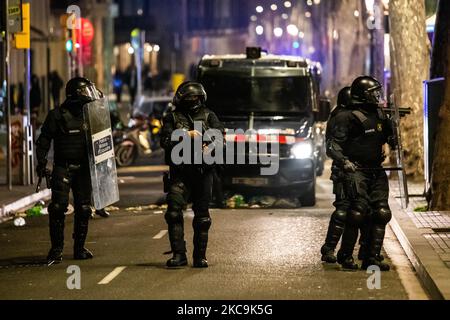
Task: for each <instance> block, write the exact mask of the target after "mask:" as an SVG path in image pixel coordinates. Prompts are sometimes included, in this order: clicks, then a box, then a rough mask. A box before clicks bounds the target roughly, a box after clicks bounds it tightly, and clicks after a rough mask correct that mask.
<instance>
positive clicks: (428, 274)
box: [390, 200, 450, 300]
mask: <svg viewBox="0 0 450 320" xmlns="http://www.w3.org/2000/svg"><path fill="white" fill-rule="evenodd" d="M390 205H391V208H392V209H393V210H392V211H393V215H392V220H391V222H390V226H391V228H392V231H393V232H394V234H395V236H396V237H397V239H398V241H399V242H400V244H401V246H402V248H403V250H404V251H405V253H406V255H407V256H408V259H409V260H410V261H411V264H412V265H413V267H414V269H415V270H416V272H417V276H418V278H419V280H420V282H421V283H422V286H423V287H424V288H425V290H426V291H427V292H428V294H429V295H430V297H431V298H432V299H433V300H446V299H449V298H450V296H449V294H448V292H447V293H446V292H443V291H442V290H441V288H440V287H439V281H438V280H444V281H448V278H445V275H443V274H442V273H441V272H439V270H436V269H437V267H440V266H437V267H436V263H435V262H436V261H439V262H441V259H440V257H439V255H438V254H437V253H436V252H435V251H434V249H433V247H431V245H430V244H429V243H428V241H427V240H426V239H425V238H424V237H423V236H422V233H421V232H420V231H417V230H418V229H417V227H416V226H415V225H414V223H413V222H412V221H411V219H410V218H409V216H407V214H406V213H405V212H404V211H403V209H401V207H400V206H399V205H398V204H397V202H396V201H395V200H393V201H390ZM411 242H414V245H413V244H412V243H411ZM431 261H432V262H431ZM433 262H434V264H433ZM430 265H433V268H429V269H427V266H430ZM442 267H443V268H446V269H447V267H446V266H445V265H443V263H442ZM443 276H444V277H443Z"/></svg>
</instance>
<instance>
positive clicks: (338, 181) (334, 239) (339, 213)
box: [321, 87, 352, 263]
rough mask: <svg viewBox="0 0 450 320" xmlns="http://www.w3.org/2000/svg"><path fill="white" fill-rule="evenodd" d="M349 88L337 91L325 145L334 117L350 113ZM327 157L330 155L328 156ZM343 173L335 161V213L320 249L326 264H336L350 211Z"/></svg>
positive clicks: (332, 127)
mask: <svg viewBox="0 0 450 320" xmlns="http://www.w3.org/2000/svg"><path fill="white" fill-rule="evenodd" d="M350 90H351V87H345V88H343V89H341V91H339V94H338V99H337V106H336V108H334V109H333V111H332V112H331V115H330V118H329V120H328V123H327V131H326V134H325V138H326V142H327V145H328V144H329V142H330V138H331V132H332V130H334V128H335V125H336V116H337V115H338V114H339V113H341V112H351V109H350V107H351V100H352V97H351V92H350ZM327 152H328V150H327ZM328 156H329V157H332V155H330V154H328ZM342 176H343V172H342V170H341V168H340V167H339V166H338V164H337V163H336V161H333V165H332V168H331V180H332V181H333V193H334V195H335V197H336V200H335V202H334V203H333V205H334V207H335V209H336V210H335V211H334V212H333V214H332V215H331V219H330V223H329V226H328V232H327V236H326V239H325V244H324V245H323V246H322V248H321V254H322V261H324V262H327V263H336V261H337V259H336V256H335V254H334V251H335V250H336V246H337V244H338V242H339V240H340V239H341V236H342V233H343V232H344V228H345V222H346V220H347V211H348V210H349V209H350V201H349V199H348V198H347V197H346V196H345V190H344V181H343V179H342Z"/></svg>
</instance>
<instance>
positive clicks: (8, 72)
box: [4, 0, 12, 191]
mask: <svg viewBox="0 0 450 320" xmlns="http://www.w3.org/2000/svg"><path fill="white" fill-rule="evenodd" d="M4 3H5V15H6V19H5V22H6V28H5V30H6V32H5V49H6V50H5V51H6V55H5V81H6V119H7V121H6V122H7V123H6V137H7V139H6V140H7V142H6V143H7V147H6V148H7V151H6V183H7V185H8V189H9V190H10V191H11V190H12V155H11V153H12V148H11V84H10V78H11V63H10V58H11V56H10V51H11V48H10V43H9V0H5V2H4Z"/></svg>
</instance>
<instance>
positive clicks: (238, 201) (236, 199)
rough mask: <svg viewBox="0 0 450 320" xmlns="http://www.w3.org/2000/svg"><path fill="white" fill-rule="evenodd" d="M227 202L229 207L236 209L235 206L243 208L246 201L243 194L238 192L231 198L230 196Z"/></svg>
mask: <svg viewBox="0 0 450 320" xmlns="http://www.w3.org/2000/svg"><path fill="white" fill-rule="evenodd" d="M226 204H227V207H228V208H231V209H234V208H242V207H243V206H244V205H245V204H246V203H245V200H244V197H243V196H242V195H240V194H236V195H234V196H232V197H231V198H229V199H228V200H227V202H226Z"/></svg>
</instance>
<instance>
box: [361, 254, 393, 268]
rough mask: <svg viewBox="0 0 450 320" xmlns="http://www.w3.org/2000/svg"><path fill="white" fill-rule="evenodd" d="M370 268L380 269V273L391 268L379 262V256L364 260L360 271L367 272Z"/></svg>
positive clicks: (381, 261)
mask: <svg viewBox="0 0 450 320" xmlns="http://www.w3.org/2000/svg"><path fill="white" fill-rule="evenodd" d="M371 266H376V267H378V268H380V271H389V270H391V267H390V266H389V265H388V264H387V263H384V262H383V260H381V258H380V256H375V257H371V258H367V259H365V260H364V261H363V263H362V265H361V269H363V270H367V269H368V268H369V267H371Z"/></svg>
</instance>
